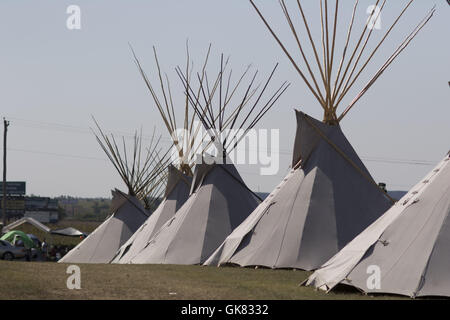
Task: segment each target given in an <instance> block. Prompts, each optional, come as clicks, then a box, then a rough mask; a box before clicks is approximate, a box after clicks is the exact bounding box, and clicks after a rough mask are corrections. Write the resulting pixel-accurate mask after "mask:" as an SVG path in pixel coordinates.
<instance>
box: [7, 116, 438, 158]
mask: <svg viewBox="0 0 450 320" xmlns="http://www.w3.org/2000/svg"><path fill="white" fill-rule="evenodd" d="M10 119H14V120H16V121H22V122H25V123H30V124H22V125H21V124H20V123H19V124H16V125H19V126H23V127H28V128H38V129H44V130H56V131H63V132H71V133H80V134H92V132H91V129H90V128H88V127H82V126H74V125H69V124H62V123H56V122H43V121H36V120H27V119H22V118H15V117H12V118H10ZM46 126H47V127H46ZM110 133H112V134H116V135H121V136H124V137H125V138H133V137H134V134H133V133H130V132H124V131H111V132H110ZM143 138H144V139H151V136H149V135H143ZM161 142H162V143H170V144H172V143H173V142H172V139H171V138H168V137H161ZM12 151H22V152H30V153H40V154H48V155H56V156H63V157H70V158H81V159H93V160H99V159H98V158H97V159H96V158H93V157H89V156H87V157H82V156H77V155H67V154H54V153H49V152H42V151H31V150H19V149H17V150H12ZM248 151H255V149H248ZM259 151H261V152H266V153H268V151H269V150H261V149H259ZM270 153H271V154H279V155H281V156H291V155H292V151H289V150H279V151H278V152H277V151H272V150H270ZM361 160H364V161H367V162H376V163H388V164H406V165H419V166H433V165H435V164H436V163H437V161H430V160H417V159H396V158H385V157H367V156H362V157H361Z"/></svg>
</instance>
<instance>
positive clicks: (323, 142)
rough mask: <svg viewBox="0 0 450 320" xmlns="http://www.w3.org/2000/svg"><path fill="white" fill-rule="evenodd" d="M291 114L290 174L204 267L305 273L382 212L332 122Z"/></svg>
mask: <svg viewBox="0 0 450 320" xmlns="http://www.w3.org/2000/svg"><path fill="white" fill-rule="evenodd" d="M296 116H297V133H296V137H295V145H294V155H293V161H292V167H293V169H292V170H291V171H290V172H289V174H288V175H287V176H286V177H285V179H284V180H283V181H282V182H281V184H280V185H279V186H278V187H277V188H276V189H275V190H274V191H273V192H272V193H271V194H270V195H269V196H268V197H267V198H266V199H265V201H264V202H263V203H261V204H260V205H259V206H258V208H257V209H256V210H255V211H254V212H253V213H252V214H251V215H250V216H249V217H248V218H247V219H246V220H245V222H244V223H242V225H240V226H239V227H238V228H236V229H235V230H234V232H233V233H231V234H230V235H229V236H228V237H227V239H226V240H225V241H224V243H223V244H222V245H221V246H220V247H219V248H218V250H217V251H216V252H215V253H214V254H213V255H212V256H211V257H210V258H209V259H208V261H207V262H206V264H208V265H222V264H236V265H240V266H265V267H269V268H297V269H303V270H313V269H316V268H318V267H320V266H321V265H322V264H323V263H324V262H325V261H327V260H328V259H329V258H330V257H332V256H333V255H334V254H336V253H337V252H338V251H339V250H340V249H342V248H343V247H344V246H345V245H346V244H347V243H348V242H349V241H351V240H352V239H353V238H354V237H355V236H357V235H358V234H359V233H360V232H361V231H362V230H364V229H365V228H366V227H367V226H368V225H370V224H371V223H372V222H373V221H375V220H376V219H377V218H378V217H379V216H380V215H381V214H382V213H383V212H385V211H386V210H387V209H388V208H389V207H390V205H391V202H390V200H389V199H388V198H387V196H386V195H385V193H384V192H383V191H382V190H381V189H380V188H379V187H378V186H377V184H376V183H375V182H374V181H373V179H372V178H371V176H370V174H369V172H368V171H367V169H366V168H365V166H364V164H363V163H362V162H361V160H360V159H359V157H358V155H357V154H356V152H355V151H354V149H353V148H352V146H351V145H350V143H349V142H348V140H347V139H346V137H345V136H344V134H343V132H342V131H341V128H340V126H339V125H328V124H325V123H323V122H320V121H317V120H315V119H313V118H311V117H309V116H308V115H306V114H304V113H302V112H299V111H297V112H296Z"/></svg>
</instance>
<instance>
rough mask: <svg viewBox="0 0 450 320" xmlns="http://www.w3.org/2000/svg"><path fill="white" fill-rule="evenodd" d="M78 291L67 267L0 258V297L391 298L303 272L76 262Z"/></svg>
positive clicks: (168, 298)
mask: <svg viewBox="0 0 450 320" xmlns="http://www.w3.org/2000/svg"><path fill="white" fill-rule="evenodd" d="M79 266H80V269H81V290H69V289H67V287H66V281H67V278H68V276H69V275H68V274H66V269H67V267H68V265H65V264H57V263H40V262H18V261H14V262H6V261H0V268H1V270H2V272H1V273H0V298H1V299H164V300H166V299H167V300H170V299H208V300H209V299H236V300H241V299H257V300H259V299H269V300H274V299H275V300H276V299H298V300H303V299H305V300H306V299H342V300H344V299H345V300H347V299H393V298H394V297H380V296H378V297H376V298H374V297H368V296H364V295H362V294H359V293H357V292H351V293H349V292H338V293H330V294H325V293H323V292H320V291H316V290H314V289H312V288H305V287H299V286H298V284H299V283H300V282H302V281H303V280H304V279H306V277H307V276H308V275H309V273H308V272H302V271H292V270H267V269H257V270H255V269H245V268H215V267H201V266H174V265H79Z"/></svg>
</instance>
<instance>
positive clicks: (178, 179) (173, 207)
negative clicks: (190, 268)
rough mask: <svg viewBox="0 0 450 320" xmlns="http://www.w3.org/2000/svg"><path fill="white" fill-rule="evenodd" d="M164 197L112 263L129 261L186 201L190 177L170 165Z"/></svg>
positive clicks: (121, 248)
mask: <svg viewBox="0 0 450 320" xmlns="http://www.w3.org/2000/svg"><path fill="white" fill-rule="evenodd" d="M168 170H169V173H168V178H167V187H166V193H165V195H164V199H163V201H162V202H161V204H160V205H159V206H158V208H157V209H156V210H155V211H154V212H153V213H152V214H151V216H150V217H148V219H147V220H146V221H145V222H144V223H143V224H142V226H141V227H140V228H139V229H138V230H137V231H136V232H135V233H134V234H133V235H132V236H131V237H130V238H129V239H128V241H127V242H125V243H124V244H123V245H122V246H121V247H120V249H119V251H118V252H117V253H116V255H115V257H114V259H113V260H112V263H130V262H131V260H132V259H133V258H134V257H135V256H136V255H137V254H138V253H140V252H141V251H142V250H143V249H144V248H145V247H146V245H147V243H148V241H149V240H150V239H151V238H152V237H153V236H154V235H155V233H156V232H157V231H158V230H159V229H160V228H161V227H162V226H163V225H164V224H165V223H166V222H167V221H169V220H170V219H172V218H173V216H174V215H175V213H176V212H177V211H178V209H179V208H180V207H181V206H182V205H183V204H184V203H185V202H186V200H187V198H188V196H189V190H190V187H191V181H192V178H191V177H189V176H187V175H185V174H183V173H182V172H180V171H178V169H177V168H175V167H174V166H172V165H170V166H169V168H168Z"/></svg>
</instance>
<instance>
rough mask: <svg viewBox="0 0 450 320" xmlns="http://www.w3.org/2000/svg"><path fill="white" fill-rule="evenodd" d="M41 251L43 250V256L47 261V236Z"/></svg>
mask: <svg viewBox="0 0 450 320" xmlns="http://www.w3.org/2000/svg"><path fill="white" fill-rule="evenodd" d="M41 252H42V257H43V259H44V261H47V253H48V245H47V242H46V241H45V238H44V240H43V241H42V243H41Z"/></svg>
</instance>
